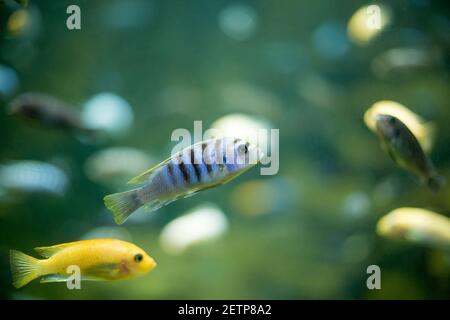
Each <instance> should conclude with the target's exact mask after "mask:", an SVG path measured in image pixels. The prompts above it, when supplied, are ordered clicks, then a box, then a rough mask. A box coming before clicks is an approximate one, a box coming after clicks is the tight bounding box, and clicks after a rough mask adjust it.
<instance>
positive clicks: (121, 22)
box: [101, 0, 153, 29]
mask: <svg viewBox="0 0 450 320" xmlns="http://www.w3.org/2000/svg"><path fill="white" fill-rule="evenodd" d="M101 17H102V22H103V24H104V25H105V26H106V27H108V28H112V29H125V28H132V27H138V26H141V25H144V24H145V23H146V22H148V21H149V20H151V19H152V18H153V2H152V1H148V0H132V1H117V0H116V1H108V2H106V3H105V6H104V8H102V15H101Z"/></svg>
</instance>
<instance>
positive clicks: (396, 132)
mask: <svg viewBox="0 0 450 320" xmlns="http://www.w3.org/2000/svg"><path fill="white" fill-rule="evenodd" d="M376 130H377V132H378V135H379V137H380V139H381V142H382V145H383V148H384V149H385V150H386V152H387V153H388V154H389V155H390V157H391V158H392V159H393V160H394V161H395V162H396V163H397V164H398V165H399V166H400V167H402V168H404V169H405V170H407V171H408V172H411V173H412V174H413V175H414V176H415V177H417V179H418V180H419V183H420V184H422V185H423V184H427V185H428V187H429V188H430V189H431V190H433V191H438V190H439V189H440V187H441V186H442V184H443V183H444V179H443V178H442V177H441V176H439V175H438V174H437V172H436V170H435V168H434V165H433V163H432V162H431V160H430V158H428V157H427V156H426V155H425V153H424V151H423V149H422V147H421V146H420V144H419V142H418V141H417V139H416V137H415V136H414V134H413V133H412V132H411V131H410V130H409V129H408V127H407V126H406V125H405V124H404V123H403V122H401V121H400V120H399V119H397V118H396V117H393V116H390V115H386V114H379V115H377V116H376Z"/></svg>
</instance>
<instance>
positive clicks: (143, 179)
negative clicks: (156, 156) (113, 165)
mask: <svg viewBox="0 0 450 320" xmlns="http://www.w3.org/2000/svg"><path fill="white" fill-rule="evenodd" d="M170 159H171V158H168V159H166V160H164V161H163V162H161V163H159V164H157V165H156V166H154V167H153V168H151V169H148V170H147V171H145V172H144V173H141V174H140V175H137V176H136V177H134V178H131V180H130V181H128V182H127V184H141V183H146V182H147V181H148V179H149V178H150V176H151V175H152V174H153V173H154V172H155V171H156V170H157V169H159V168H161V167H162V166H164V165H165V164H166V163H167V162H169V161H170Z"/></svg>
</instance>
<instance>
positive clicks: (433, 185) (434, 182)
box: [427, 174, 446, 192]
mask: <svg viewBox="0 0 450 320" xmlns="http://www.w3.org/2000/svg"><path fill="white" fill-rule="evenodd" d="M445 182H446V180H445V178H444V177H443V176H440V175H437V174H435V175H432V176H430V177H429V178H428V181H427V184H428V187H429V188H430V189H431V190H432V191H433V192H438V191H439V190H440V189H441V188H442V187H443V186H444V184H445Z"/></svg>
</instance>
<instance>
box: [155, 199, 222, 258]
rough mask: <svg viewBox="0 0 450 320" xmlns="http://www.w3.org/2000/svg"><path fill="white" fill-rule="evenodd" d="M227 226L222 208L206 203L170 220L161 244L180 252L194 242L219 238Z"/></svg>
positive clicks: (170, 249)
mask: <svg viewBox="0 0 450 320" xmlns="http://www.w3.org/2000/svg"><path fill="white" fill-rule="evenodd" d="M227 227H228V221H227V219H226V216H225V214H224V213H223V212H222V210H220V209H219V208H218V207H217V206H215V205H212V204H204V205H202V206H199V207H197V208H195V209H193V210H192V211H190V212H188V213H186V214H185V215H183V216H181V217H179V218H176V219H175V220H173V221H171V222H169V223H168V224H167V225H166V226H165V227H164V229H163V230H162V232H161V235H160V242H161V246H162V247H163V249H164V250H166V251H167V252H168V253H171V254H179V253H181V252H182V251H184V250H185V249H187V248H188V247H190V246H192V245H194V244H198V243H201V242H205V241H209V240H213V239H216V238H218V237H219V236H221V235H222V234H223V233H224V232H225V231H226V229H227Z"/></svg>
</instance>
